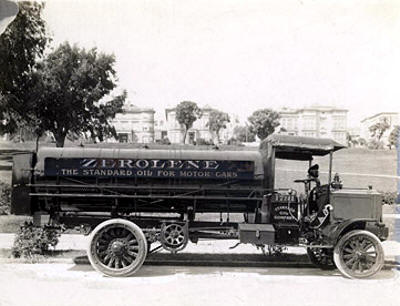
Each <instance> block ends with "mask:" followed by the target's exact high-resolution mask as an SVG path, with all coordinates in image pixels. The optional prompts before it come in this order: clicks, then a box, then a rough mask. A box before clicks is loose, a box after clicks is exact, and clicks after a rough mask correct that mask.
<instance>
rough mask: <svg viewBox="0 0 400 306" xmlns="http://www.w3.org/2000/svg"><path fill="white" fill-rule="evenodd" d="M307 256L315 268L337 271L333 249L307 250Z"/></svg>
mask: <svg viewBox="0 0 400 306" xmlns="http://www.w3.org/2000/svg"><path fill="white" fill-rule="evenodd" d="M307 255H308V258H309V259H310V261H311V262H312V263H313V265H314V266H316V267H317V268H320V269H322V270H334V269H336V266H335V263H334V262H333V249H332V248H331V249H327V248H307Z"/></svg>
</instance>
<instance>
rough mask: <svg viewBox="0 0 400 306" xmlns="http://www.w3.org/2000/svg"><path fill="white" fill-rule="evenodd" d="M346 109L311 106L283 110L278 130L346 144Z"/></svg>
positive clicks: (280, 112)
mask: <svg viewBox="0 0 400 306" xmlns="http://www.w3.org/2000/svg"><path fill="white" fill-rule="evenodd" d="M347 112H348V110H347V109H343V108H336V107H331V106H319V105H313V106H311V107H305V108H301V109H289V108H283V109H281V110H280V111H279V114H280V115H281V118H280V126H279V127H278V129H279V128H284V130H286V131H285V132H284V133H287V134H289V135H299V136H308V137H323V138H332V139H334V140H336V141H337V142H340V143H342V144H346V130H347Z"/></svg>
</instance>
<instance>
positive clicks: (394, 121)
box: [360, 112, 400, 145]
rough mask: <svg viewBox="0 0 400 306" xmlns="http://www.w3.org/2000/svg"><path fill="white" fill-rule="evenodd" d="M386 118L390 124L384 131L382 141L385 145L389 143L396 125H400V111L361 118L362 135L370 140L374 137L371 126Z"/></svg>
mask: <svg viewBox="0 0 400 306" xmlns="http://www.w3.org/2000/svg"><path fill="white" fill-rule="evenodd" d="M384 120H386V121H387V122H388V124H389V127H388V129H386V131H385V132H384V133H383V136H382V138H381V141H382V142H383V143H384V145H387V144H388V143H389V135H390V132H391V131H392V130H393V128H394V127H395V126H396V125H400V118H399V113H396V112H382V113H378V114H375V115H373V116H370V117H367V118H364V119H363V120H361V133H360V134H361V137H362V138H364V139H366V140H367V141H370V140H371V139H372V136H371V132H370V130H369V128H370V127H371V126H373V125H374V124H376V123H379V122H382V121H384Z"/></svg>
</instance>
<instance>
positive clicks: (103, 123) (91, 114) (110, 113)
mask: <svg viewBox="0 0 400 306" xmlns="http://www.w3.org/2000/svg"><path fill="white" fill-rule="evenodd" d="M114 64H115V58H114V56H113V55H106V54H103V53H99V52H98V51H97V49H96V48H93V49H90V50H85V49H80V48H78V47H77V46H71V45H70V44H69V43H67V42H66V43H63V44H61V45H60V46H59V47H58V48H57V49H56V50H54V51H53V52H51V53H50V54H48V56H47V57H46V58H45V59H44V60H43V61H41V62H40V63H38V64H37V66H36V69H35V70H34V71H33V73H32V77H31V78H32V80H34V83H35V87H34V91H33V92H32V94H31V96H30V98H29V100H28V104H29V107H28V109H30V110H31V116H32V117H35V118H36V122H37V125H38V128H39V130H40V131H50V132H51V133H52V134H53V135H54V138H55V140H56V145H57V147H62V146H64V141H65V137H66V136H67V134H75V135H82V134H88V135H89V136H90V137H91V138H92V139H93V140H96V139H98V140H99V141H103V140H104V138H105V137H108V136H114V137H117V135H116V132H115V129H114V127H113V126H111V125H110V124H109V119H112V118H114V117H115V115H116V113H118V112H122V106H123V103H124V101H125V99H126V92H123V93H122V94H121V95H118V96H114V97H111V98H109V99H110V100H108V101H105V100H106V98H107V97H109V96H110V94H111V93H112V91H113V90H114V89H115V87H116V72H115V70H114V68H113V66H114Z"/></svg>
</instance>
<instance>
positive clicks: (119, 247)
mask: <svg viewBox="0 0 400 306" xmlns="http://www.w3.org/2000/svg"><path fill="white" fill-rule="evenodd" d="M87 253H88V257H89V261H90V263H91V264H92V266H93V268H95V269H96V270H97V271H99V272H101V273H103V274H105V275H108V276H130V275H132V274H134V273H135V272H136V271H137V270H138V269H139V268H140V267H141V266H142V265H143V262H144V260H145V258H146V255H147V241H146V237H145V235H144V234H143V231H142V230H141V229H140V228H139V227H138V226H137V225H136V224H134V223H132V222H130V221H128V220H124V219H112V220H108V221H105V222H103V223H101V224H99V225H98V226H97V227H96V228H95V229H94V231H93V232H92V234H91V237H90V244H89V249H88V252H87Z"/></svg>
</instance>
